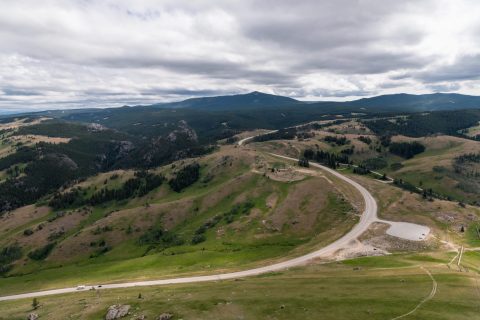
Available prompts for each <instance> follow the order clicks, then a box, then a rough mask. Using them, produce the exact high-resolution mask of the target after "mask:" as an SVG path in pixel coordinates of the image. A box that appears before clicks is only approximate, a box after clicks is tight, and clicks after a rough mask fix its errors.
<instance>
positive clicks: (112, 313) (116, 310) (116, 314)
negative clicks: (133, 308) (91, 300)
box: [105, 304, 130, 320]
mask: <svg viewBox="0 0 480 320" xmlns="http://www.w3.org/2000/svg"><path fill="white" fill-rule="evenodd" d="M129 310H130V306H129V305H128V304H125V305H122V304H114V305H113V306H110V307H108V311H107V314H106V315H105V320H115V319H120V318H123V317H125V316H126V315H127V314H128V311H129Z"/></svg>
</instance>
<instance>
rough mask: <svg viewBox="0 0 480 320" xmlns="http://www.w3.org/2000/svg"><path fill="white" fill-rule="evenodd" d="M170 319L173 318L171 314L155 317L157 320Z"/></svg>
mask: <svg viewBox="0 0 480 320" xmlns="http://www.w3.org/2000/svg"><path fill="white" fill-rule="evenodd" d="M172 318H173V314H171V313H168V312H166V313H162V314H161V315H159V316H158V317H157V320H170V319H172Z"/></svg>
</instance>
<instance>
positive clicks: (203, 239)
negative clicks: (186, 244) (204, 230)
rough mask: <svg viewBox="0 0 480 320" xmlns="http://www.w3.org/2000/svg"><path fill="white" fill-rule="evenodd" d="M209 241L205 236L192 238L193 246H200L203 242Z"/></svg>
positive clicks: (197, 235)
mask: <svg viewBox="0 0 480 320" xmlns="http://www.w3.org/2000/svg"><path fill="white" fill-rule="evenodd" d="M205 240H207V237H205V235H204V234H196V235H194V236H193V238H192V244H199V243H201V242H204V241H205Z"/></svg>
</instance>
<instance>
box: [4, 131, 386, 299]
mask: <svg viewBox="0 0 480 320" xmlns="http://www.w3.org/2000/svg"><path fill="white" fill-rule="evenodd" d="M246 140H248V138H245V139H243V140H241V141H240V142H239V145H241V144H243V143H244V142H245V141H246ZM271 155H273V156H275V157H279V158H282V159H286V160H291V161H295V162H296V161H298V160H297V159H295V158H290V157H286V156H282V155H277V154H271ZM310 165H311V166H312V167H317V168H320V169H322V170H325V171H327V172H329V173H330V174H332V175H334V176H336V177H338V178H339V179H342V180H343V181H345V182H347V183H349V184H351V185H352V186H354V187H355V188H356V189H357V190H358V191H359V192H360V193H361V194H362V196H363V198H364V200H365V210H364V212H363V213H362V215H361V217H360V221H359V223H358V224H356V225H355V227H353V229H352V230H350V232H348V233H347V234H345V235H344V236H343V237H341V238H340V239H338V240H336V241H334V242H333V243H331V244H329V245H328V246H326V247H324V248H321V249H319V250H317V251H314V252H311V253H309V254H306V255H304V256H301V257H298V258H294V259H290V260H287V261H283V262H279V263H275V264H272V265H269V266H265V267H260V268H255V269H250V270H245V271H238V272H231V273H222V274H215V275H208V276H196V277H184V278H172V279H163V280H151V281H138V282H127V283H117V284H105V285H102V286H101V287H99V286H97V285H95V286H92V285H88V286H86V289H90V288H92V287H95V289H115V288H130V287H140V286H157V285H167V284H179V283H194V282H205V281H219V280H228V279H236V278H243V277H250V276H256V275H259V274H263V273H268V272H274V271H279V270H284V269H288V268H291V267H295V266H299V265H304V264H307V263H308V262H309V261H311V260H312V259H315V258H318V257H322V256H325V255H329V254H332V253H334V252H335V251H337V250H339V249H341V248H344V247H346V246H347V245H348V243H349V242H350V241H352V240H355V239H356V238H357V237H358V236H360V235H361V234H362V233H363V232H364V231H365V230H367V228H368V227H369V225H370V224H371V223H372V222H374V221H376V220H377V203H376V201H375V199H374V198H373V197H372V195H371V194H370V193H369V192H368V191H367V189H365V188H364V187H362V186H361V185H360V184H358V183H357V182H355V181H353V180H351V179H349V178H347V177H345V176H343V175H342V174H340V173H338V172H337V171H335V170H332V169H330V168H327V167H325V166H322V165H319V164H316V163H311V164H310ZM86 289H84V290H86ZM84 290H77V288H76V287H72V288H63V289H54V290H47V291H39V292H30V293H24V294H17V295H11V296H3V297H0V301H6V300H15V299H23V298H33V297H41V296H48V295H55V294H63V293H71V292H78V291H84Z"/></svg>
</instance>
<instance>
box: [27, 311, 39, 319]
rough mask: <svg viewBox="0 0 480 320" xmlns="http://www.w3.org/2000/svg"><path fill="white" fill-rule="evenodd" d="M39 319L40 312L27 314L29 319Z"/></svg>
mask: <svg viewBox="0 0 480 320" xmlns="http://www.w3.org/2000/svg"><path fill="white" fill-rule="evenodd" d="M38 319H39V317H38V314H36V313H33V312H32V313H30V314H29V315H28V316H27V320H38Z"/></svg>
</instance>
